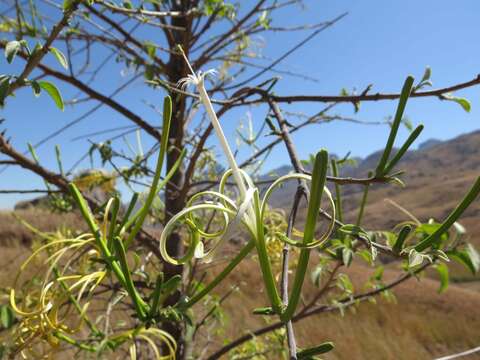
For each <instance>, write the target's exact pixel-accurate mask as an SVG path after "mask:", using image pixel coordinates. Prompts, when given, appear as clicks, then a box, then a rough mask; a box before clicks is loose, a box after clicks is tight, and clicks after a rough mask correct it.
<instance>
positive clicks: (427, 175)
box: [272, 131, 480, 245]
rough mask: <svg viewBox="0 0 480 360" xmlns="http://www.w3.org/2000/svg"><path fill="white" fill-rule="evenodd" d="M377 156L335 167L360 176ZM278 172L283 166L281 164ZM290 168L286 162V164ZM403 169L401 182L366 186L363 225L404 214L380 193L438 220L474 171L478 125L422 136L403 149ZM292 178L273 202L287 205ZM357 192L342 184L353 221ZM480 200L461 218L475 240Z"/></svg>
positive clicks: (479, 147)
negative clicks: (453, 133)
mask: <svg viewBox="0 0 480 360" xmlns="http://www.w3.org/2000/svg"><path fill="white" fill-rule="evenodd" d="M380 156H381V151H378V152H375V153H373V154H371V155H369V156H367V157H366V158H365V159H360V160H358V164H357V167H354V168H352V167H349V168H346V169H341V174H340V175H341V176H351V177H359V178H362V177H366V176H367V174H368V172H369V171H370V170H373V169H374V168H375V167H376V165H377V163H378V160H379V158H380ZM281 169H282V173H285V172H286V169H287V168H286V167H285V166H282V167H281ZM289 169H290V171H291V167H290V168H289ZM397 169H398V170H405V174H404V175H403V176H402V179H403V180H404V181H405V184H406V187H405V188H401V187H399V186H397V185H393V184H389V185H383V184H377V185H373V186H372V187H371V189H370V191H369V204H368V206H367V207H366V212H365V218H364V219H365V220H364V225H365V226H366V227H367V228H368V229H376V228H385V227H387V228H388V227H391V226H393V225H395V224H398V223H399V222H401V221H403V220H406V217H405V215H404V214H403V213H402V212H400V211H399V210H398V209H396V208H395V207H393V206H392V205H390V204H388V203H387V202H385V199H387V198H388V199H392V200H393V201H395V202H396V203H398V204H400V205H401V206H403V207H404V208H406V209H408V210H409V211H410V212H412V213H413V214H414V215H415V216H416V217H418V218H419V219H420V220H422V221H426V220H428V218H429V217H433V218H435V219H436V220H439V221H441V220H443V219H444V218H445V216H447V215H448V213H449V212H450V211H451V210H452V209H453V208H454V207H455V206H456V205H457V203H458V202H459V201H460V200H461V199H462V198H463V196H464V194H465V193H466V192H467V191H468V189H469V187H470V186H471V184H472V183H473V182H474V181H475V179H476V177H477V176H479V175H480V131H475V132H472V133H469V134H465V135H461V136H459V137H457V138H454V139H452V140H448V141H439V140H428V141H426V142H424V143H423V144H422V145H421V146H420V147H419V149H418V150H413V151H409V152H408V153H407V154H406V155H405V156H404V158H403V159H402V161H400V163H399V164H398V165H397ZM295 188H296V183H295V182H291V184H289V185H287V186H285V187H283V188H281V189H279V190H278V191H277V192H276V193H275V194H274V196H273V199H272V204H273V205H274V206H278V207H282V208H288V207H289V205H290V204H291V201H292V196H293V193H294V191H295ZM361 193H362V187H361V186H353V185H347V186H344V187H343V194H344V204H343V207H344V210H345V213H346V221H348V222H353V221H354V220H355V218H356V214H357V213H356V212H357V209H358V204H359V201H360V196H361ZM479 219H480V200H479V199H477V200H475V202H474V203H473V204H472V206H471V207H470V208H469V209H468V210H467V211H466V213H465V214H464V216H463V218H462V219H461V223H462V224H463V225H464V226H466V228H467V231H468V233H469V234H471V236H472V240H473V242H475V243H477V244H478V245H480V235H479V234H480V221H479Z"/></svg>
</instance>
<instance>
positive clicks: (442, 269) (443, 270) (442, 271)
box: [435, 263, 449, 293]
mask: <svg viewBox="0 0 480 360" xmlns="http://www.w3.org/2000/svg"><path fill="white" fill-rule="evenodd" d="M435 269H436V270H437V272H438V275H439V277H440V287H439V288H438V292H439V293H442V292H444V291H445V290H447V288H448V280H449V276H448V266H447V265H446V264H444V263H440V264H436V265H435Z"/></svg>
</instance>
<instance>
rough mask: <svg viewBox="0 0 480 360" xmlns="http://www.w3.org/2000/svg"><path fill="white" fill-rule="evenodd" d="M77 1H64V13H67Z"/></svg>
mask: <svg viewBox="0 0 480 360" xmlns="http://www.w3.org/2000/svg"><path fill="white" fill-rule="evenodd" d="M74 2H75V0H63V11H67V10H68V9H70V7H71V6H72V5H73V4H74Z"/></svg>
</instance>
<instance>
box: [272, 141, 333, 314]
mask: <svg viewBox="0 0 480 360" xmlns="http://www.w3.org/2000/svg"><path fill="white" fill-rule="evenodd" d="M327 171H328V152H327V150H323V149H322V150H320V151H319V152H318V153H317V155H316V156H315V164H314V166H313V172H312V183H311V192H310V198H309V201H308V210H307V219H306V221H305V228H304V232H303V239H302V240H303V243H304V244H309V243H310V242H312V240H313V238H314V236H315V225H316V223H317V218H318V213H319V210H320V204H321V199H322V194H323V189H324V187H325V182H326V179H327ZM309 258H310V249H302V251H301V252H300V255H299V258H298V264H297V271H296V272H295V277H294V280H293V285H292V292H291V295H290V300H289V302H288V305H287V308H286V309H285V311H284V312H283V313H282V314H281V319H282V321H284V322H286V321H289V320H290V319H291V318H292V316H293V314H294V313H295V310H296V308H297V305H298V302H299V300H300V294H301V291H302V286H303V281H304V280H305V274H306V272H307V266H308V260H309Z"/></svg>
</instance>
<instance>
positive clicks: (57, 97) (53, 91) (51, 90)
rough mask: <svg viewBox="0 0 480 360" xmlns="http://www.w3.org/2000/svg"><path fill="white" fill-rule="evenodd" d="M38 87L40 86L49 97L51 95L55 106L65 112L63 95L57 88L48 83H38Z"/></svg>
mask: <svg viewBox="0 0 480 360" xmlns="http://www.w3.org/2000/svg"><path fill="white" fill-rule="evenodd" d="M38 85H40V87H41V88H42V89H43V90H45V91H46V92H47V93H48V95H50V97H51V98H52V99H53V101H55V105H57V107H58V108H59V109H60V110H62V111H63V109H64V108H65V106H64V104H63V99H62V95H61V94H60V91H58V89H57V87H56V86H55V85H53V84H52V83H51V82H48V81H38Z"/></svg>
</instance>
